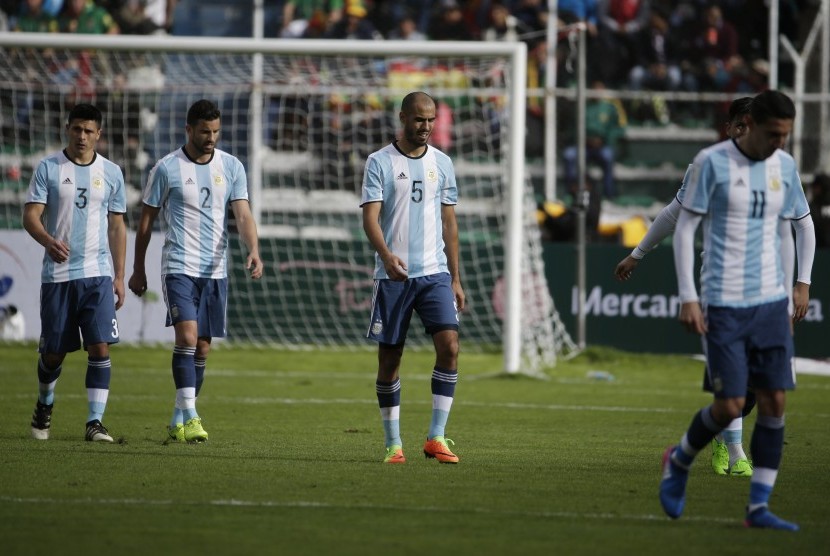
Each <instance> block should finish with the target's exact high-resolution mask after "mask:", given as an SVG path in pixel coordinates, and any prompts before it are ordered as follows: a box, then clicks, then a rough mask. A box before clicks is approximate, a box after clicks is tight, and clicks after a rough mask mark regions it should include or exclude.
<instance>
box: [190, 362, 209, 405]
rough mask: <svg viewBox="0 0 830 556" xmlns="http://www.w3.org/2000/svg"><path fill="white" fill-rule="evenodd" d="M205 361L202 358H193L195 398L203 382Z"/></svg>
mask: <svg viewBox="0 0 830 556" xmlns="http://www.w3.org/2000/svg"><path fill="white" fill-rule="evenodd" d="M206 364H207V359H204V358H202V357H194V358H193V367H194V369H195V371H196V397H197V398H198V397H199V391H201V389H202V383H203V382H204V381H205V365H206Z"/></svg>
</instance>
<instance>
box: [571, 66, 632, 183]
mask: <svg viewBox="0 0 830 556" xmlns="http://www.w3.org/2000/svg"><path fill="white" fill-rule="evenodd" d="M592 85H593V89H594V90H602V89H605V84H604V83H602V82H601V81H595V82H594V83H593V84H592ZM627 125H628V119H627V116H626V113H625V110H624V109H623V107H622V104H621V103H620V101H619V99H606V98H600V99H593V100H591V101H590V102H588V103H587V105H586V107H585V161H586V164H587V163H589V162H595V163H598V164H599V165H600V166H601V168H602V191H603V195H604V196H605V197H606V198H609V199H613V198H614V197H616V196H617V186H616V183H615V181H614V162H615V161H616V150H617V142H618V141H619V139H620V137H622V136H623V134H624V133H625V128H626V126H627ZM577 154H578V153H577V146H576V145H575V144H571V145H569V146H568V147H566V148H565V149H564V150H563V151H562V158H563V161H564V166H565V182H566V184H567V186H568V188H569V189H571V188H573V184H574V183H575V182H576V181H577V177H578V176H577Z"/></svg>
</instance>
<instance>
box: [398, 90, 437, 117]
mask: <svg viewBox="0 0 830 556" xmlns="http://www.w3.org/2000/svg"><path fill="white" fill-rule="evenodd" d="M424 97H426V98H428V99H429V100H430V101H431V102H432V104H434V105H435V106H436V107H437V106H438V103H437V102H435V99H434V98H432V97H431V96H430V95H428V94H426V93H425V92H423V91H415V92H412V93H409V94H408V95H406V96H405V97H403V100H402V101H401V112H403V113H405V114H409V113H410V112H412V111H413V110H414V109H415V105H416V104H417V103H418V101H419V100H421V99H423V98H424Z"/></svg>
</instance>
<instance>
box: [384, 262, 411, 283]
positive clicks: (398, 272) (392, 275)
mask: <svg viewBox="0 0 830 556" xmlns="http://www.w3.org/2000/svg"><path fill="white" fill-rule="evenodd" d="M383 268H385V269H386V275H387V276H389V279H390V280H394V281H395V282H403V281H404V280H406V279H407V278H409V273H408V271H407V268H406V263H405V262H403V261H402V260H401V259H400V258H399V257H397V256H396V255H392V256H391V257H389V259H388V260H386V261H383Z"/></svg>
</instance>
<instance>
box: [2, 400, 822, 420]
mask: <svg viewBox="0 0 830 556" xmlns="http://www.w3.org/2000/svg"><path fill="white" fill-rule="evenodd" d="M14 397H15V398H16V399H29V398H30V397H31V395H28V394H25V395H24V394H17V395H15V396H14ZM5 398H7V396H2V395H0V400H3V399H5ZM61 398H62V399H72V400H80V399H84V400H85V399H86V396H85V395H83V394H62V395H61ZM158 398H159V396H131V395H129V394H126V395H125V394H122V395H111V396H110V399H111V400H112V399H121V400H125V401H140V400H157V399H158ZM210 399H211V401H215V402H220V403H226V404H232V405H371V406H375V405H377V400H375V399H369V398H365V399H358V398H276V397H256V398H252V397H231V396H211V398H210ZM406 404H407V405H432V401H431V400H426V399H425V400H407V402H406ZM453 406H454V407H458V406H461V407H484V408H495V407H498V408H504V409H516V410H542V411H604V412H608V413H688V412H689V409H688V408H673V407H625V406H608V405H565V404H539V403H518V402H471V401H463V400H456V401H455V402H454V403H453ZM788 414H789V415H793V414H795V415H798V414H800V412H798V411H791V412H789V413H788ZM810 416H811V417H816V418H824V419H826V418H830V413H814V414H811V415H810Z"/></svg>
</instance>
